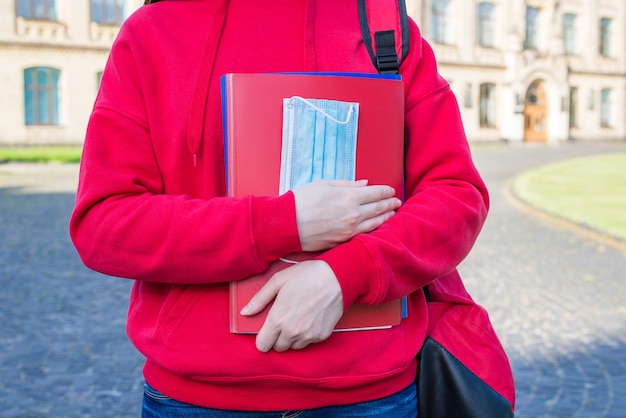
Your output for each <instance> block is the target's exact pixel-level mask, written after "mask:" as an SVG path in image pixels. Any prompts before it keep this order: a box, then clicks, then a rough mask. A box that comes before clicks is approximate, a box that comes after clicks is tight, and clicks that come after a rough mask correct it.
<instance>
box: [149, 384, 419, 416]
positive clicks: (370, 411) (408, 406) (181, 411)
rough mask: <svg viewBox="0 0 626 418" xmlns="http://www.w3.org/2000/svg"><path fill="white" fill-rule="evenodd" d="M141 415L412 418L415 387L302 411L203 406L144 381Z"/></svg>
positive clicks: (414, 406) (415, 402)
mask: <svg viewBox="0 0 626 418" xmlns="http://www.w3.org/2000/svg"><path fill="white" fill-rule="evenodd" d="M141 416H142V418H185V417H194V418H257V417H258V418H324V417H327V418H342V417H345V418H350V417H352V418H364V417H365V418H367V417H370V418H375V417H385V418H387V417H394V418H415V417H417V391H416V388H415V384H411V385H409V386H408V387H407V388H406V389H403V390H401V391H400V392H398V393H396V394H393V395H391V396H387V397H386V398H382V399H377V400H374V401H368V402H361V403H356V404H351V405H343V406H329V407H324V408H317V409H307V410H303V411H277V412H254V411H229V410H220V409H210V408H203V407H200V406H195V405H190V404H186V403H183V402H179V401H176V400H174V399H172V398H170V397H168V396H166V395H164V394H162V393H160V392H159V391H157V390H156V389H154V388H152V387H151V386H150V385H148V384H147V383H146V384H145V387H144V394H143V408H142V411H141Z"/></svg>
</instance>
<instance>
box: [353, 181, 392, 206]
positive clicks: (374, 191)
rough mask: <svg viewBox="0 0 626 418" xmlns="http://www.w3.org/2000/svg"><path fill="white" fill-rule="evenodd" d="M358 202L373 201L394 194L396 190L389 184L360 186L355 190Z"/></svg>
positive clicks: (388, 197)
mask: <svg viewBox="0 0 626 418" xmlns="http://www.w3.org/2000/svg"><path fill="white" fill-rule="evenodd" d="M356 193H358V195H357V196H358V201H359V203H360V204H362V205H363V204H367V203H374V202H378V201H381V200H385V199H390V198H392V197H394V196H395V194H396V191H395V190H394V188H393V187H391V186H386V185H377V186H367V187H362V188H360V189H358V190H357V191H356Z"/></svg>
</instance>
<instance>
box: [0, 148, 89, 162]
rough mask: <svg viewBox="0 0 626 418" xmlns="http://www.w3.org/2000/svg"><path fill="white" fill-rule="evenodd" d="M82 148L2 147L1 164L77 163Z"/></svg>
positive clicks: (0, 151)
mask: <svg viewBox="0 0 626 418" xmlns="http://www.w3.org/2000/svg"><path fill="white" fill-rule="evenodd" d="M81 152H82V147H79V146H73V147H72V146H49V147H34V146H33V147H0V162H30V163H50V162H56V163H77V162H79V161H80V156H81Z"/></svg>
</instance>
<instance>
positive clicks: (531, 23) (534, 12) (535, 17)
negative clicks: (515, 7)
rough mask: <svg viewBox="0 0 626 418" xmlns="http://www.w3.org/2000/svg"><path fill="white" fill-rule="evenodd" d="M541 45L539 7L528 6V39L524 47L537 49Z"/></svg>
mask: <svg viewBox="0 0 626 418" xmlns="http://www.w3.org/2000/svg"><path fill="white" fill-rule="evenodd" d="M538 47H539V9H538V8H536V7H526V39H525V40H524V48H526V49H537V48H538Z"/></svg>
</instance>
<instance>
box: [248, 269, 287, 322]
mask: <svg viewBox="0 0 626 418" xmlns="http://www.w3.org/2000/svg"><path fill="white" fill-rule="evenodd" d="M273 277H274V276H272V278H273ZM272 278H270V280H268V281H267V283H265V284H264V285H263V287H261V288H260V289H259V291H258V292H256V293H255V294H254V296H252V298H251V299H250V301H249V302H248V303H247V304H246V306H244V307H243V308H241V311H240V312H239V313H240V314H241V315H244V316H250V315H256V314H258V313H259V312H261V311H262V310H263V309H265V307H266V306H267V305H268V304H269V303H270V302H272V301H273V300H274V298H276V295H277V294H278V291H279V290H280V286H279V283H278V282H277V280H272Z"/></svg>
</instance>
